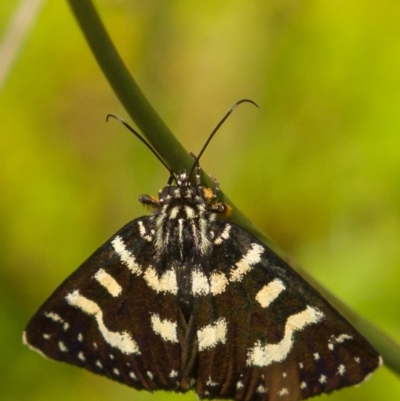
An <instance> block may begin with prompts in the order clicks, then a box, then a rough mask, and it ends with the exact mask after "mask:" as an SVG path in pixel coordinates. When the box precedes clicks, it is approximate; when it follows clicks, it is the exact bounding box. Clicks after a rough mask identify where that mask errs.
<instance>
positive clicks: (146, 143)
mask: <svg viewBox="0 0 400 401" xmlns="http://www.w3.org/2000/svg"><path fill="white" fill-rule="evenodd" d="M110 117H113V118H115V119H116V120H118V121H119V122H120V123H122V124H123V125H125V127H126V128H128V130H129V131H131V132H132V134H133V135H135V136H136V138H138V139H139V140H140V141H142V143H144V144H145V145H146V147H147V148H148V149H150V151H151V153H153V155H154V156H155V157H156V158H157V159H158V160H159V161H160V163H161V164H162V165H163V166H164V167H165V168H166V169H167V170H168V171H169V174H170V176H171V178H173V179H175V175H174V173H173V171H172V170H171V169H170V168H169V167H168V166H167V164H166V163H165V161H164V160H163V159H162V158H161V157H160V155H159V154H158V153H157V152H156V151H155V150H154V148H153V147H152V146H151V145H150V144H149V143H148V142H147V141H146V139H144V138H143V137H142V136H141V135H140V134H139V133H138V132H137V131H136V130H135V129H133V128H132V127H131V126H130V125H129V124H128V123H127V122H126V121H125V120H124V119H122V118H121V117H120V116H117V115H116V114H108V115H107V117H106V122H107V121H108V119H109V118H110Z"/></svg>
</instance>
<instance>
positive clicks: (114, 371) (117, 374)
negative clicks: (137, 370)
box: [113, 368, 119, 376]
mask: <svg viewBox="0 0 400 401" xmlns="http://www.w3.org/2000/svg"><path fill="white" fill-rule="evenodd" d="M113 373H114V374H115V376H119V370H118V369H117V368H114V369H113Z"/></svg>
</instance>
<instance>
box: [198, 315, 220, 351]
mask: <svg viewBox="0 0 400 401" xmlns="http://www.w3.org/2000/svg"><path fill="white" fill-rule="evenodd" d="M226 329H227V324H226V320H225V319H224V318H220V319H218V320H217V321H216V322H215V323H214V324H210V325H208V326H205V327H203V328H202V329H201V330H197V338H198V340H199V351H204V350H205V349H207V348H212V347H215V346H216V345H217V344H218V343H220V342H221V343H225V341H226Z"/></svg>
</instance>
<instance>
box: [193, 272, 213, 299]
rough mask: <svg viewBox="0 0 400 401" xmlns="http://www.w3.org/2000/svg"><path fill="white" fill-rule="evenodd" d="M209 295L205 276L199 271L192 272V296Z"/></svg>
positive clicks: (208, 286)
mask: <svg viewBox="0 0 400 401" xmlns="http://www.w3.org/2000/svg"><path fill="white" fill-rule="evenodd" d="M209 293H210V285H209V283H208V279H207V276H206V275H205V274H204V273H203V272H202V271H201V270H198V269H196V270H193V271H192V294H193V295H194V296H197V295H207V294H209Z"/></svg>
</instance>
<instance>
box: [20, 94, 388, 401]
mask: <svg viewBox="0 0 400 401" xmlns="http://www.w3.org/2000/svg"><path fill="white" fill-rule="evenodd" d="M246 101H247V102H252V101H249V100H247V99H243V100H241V101H239V102H237V103H236V104H235V105H234V106H233V107H232V108H231V109H230V110H229V111H228V113H227V114H226V115H225V117H224V118H223V119H222V120H221V122H220V123H219V124H218V125H217V127H216V128H215V130H214V131H213V132H212V134H211V135H210V137H209V140H208V141H207V142H206V144H205V146H204V147H203V149H202V151H201V152H200V154H199V156H198V157H194V156H193V158H194V161H193V167H192V168H191V170H190V171H189V172H186V171H182V172H179V173H174V172H172V171H170V175H171V177H170V180H169V182H168V184H167V185H166V186H165V187H164V188H163V189H162V190H160V191H159V194H158V197H152V196H148V195H143V196H141V197H140V198H139V201H140V202H141V203H143V204H144V205H147V206H150V208H151V209H152V213H151V215H149V216H143V217H139V218H137V219H135V220H133V221H131V222H130V223H128V224H127V225H125V226H124V227H123V228H122V229H121V230H119V231H118V232H117V233H116V234H115V235H113V236H112V237H111V238H110V239H109V240H108V241H107V242H106V243H105V244H104V245H102V246H101V247H100V248H99V249H98V250H97V251H96V252H95V253H94V254H93V255H92V256H90V257H89V258H88V259H87V260H86V261H85V262H84V263H83V264H82V265H81V266H80V267H79V268H78V269H77V270H76V271H75V272H74V273H72V274H71V276H69V277H68V278H67V279H66V280H65V281H64V282H63V283H62V284H61V285H60V286H59V287H58V288H57V289H56V290H55V291H54V293H53V294H52V295H51V296H50V298H49V299H48V300H47V301H46V302H45V303H44V304H43V305H42V306H41V308H40V309H39V310H38V312H37V313H36V314H35V315H34V316H33V318H32V319H31V321H30V322H29V324H28V326H27V328H26V330H25V332H24V334H23V340H24V343H25V344H26V345H28V346H29V347H30V348H32V349H34V350H36V351H38V352H39V353H41V354H43V355H44V356H47V357H49V358H52V359H55V360H59V361H63V362H67V363H70V364H72V365H76V366H79V367H82V368H85V369H87V370H90V371H91V372H93V373H96V374H99V375H103V376H106V377H108V378H110V379H112V380H115V381H118V382H120V383H124V384H126V385H128V386H131V387H133V388H135V389H138V390H148V391H155V390H166V391H175V392H182V393H184V392H187V391H190V390H194V391H195V393H196V394H197V396H198V397H199V398H200V399H203V398H208V399H216V398H218V399H233V400H236V401H275V400H282V401H289V400H290V401H297V400H303V399H306V398H309V397H312V396H315V395H318V394H321V393H330V392H331V391H333V390H337V389H340V388H342V387H346V386H351V385H354V384H358V383H360V382H362V381H365V380H366V379H367V378H368V377H369V376H370V375H371V373H372V372H374V371H375V370H376V369H377V368H378V366H380V365H381V364H382V359H381V357H380V356H379V354H378V353H377V352H376V351H375V350H374V348H373V347H372V346H371V345H370V344H369V342H368V341H367V340H366V339H365V338H364V337H363V336H362V335H361V334H360V333H358V332H357V330H356V329H355V328H354V327H352V326H351V324H350V323H349V322H347V321H346V319H345V318H344V317H343V316H341V315H340V314H339V313H338V312H337V311H336V310H335V309H334V308H333V307H332V306H331V305H330V304H329V303H328V302H327V301H326V300H325V299H324V298H323V297H322V296H321V295H320V294H319V293H318V292H317V291H316V290H315V289H313V288H312V287H311V286H310V285H309V284H308V283H307V282H306V281H305V280H304V279H302V278H301V277H300V275H299V274H297V273H296V272H295V271H294V270H293V269H292V268H291V267H290V266H289V265H288V264H287V263H286V262H285V261H284V260H282V259H281V258H280V257H279V256H277V255H276V254H275V253H274V252H273V251H272V250H271V249H269V248H268V247H267V246H265V245H264V244H263V243H262V242H260V241H259V240H258V239H257V238H255V237H254V236H253V235H251V234H250V233H249V232H247V231H246V230H245V229H243V228H242V227H240V226H239V225H236V224H234V223H233V222H230V221H229V220H228V219H227V216H228V215H229V213H230V207H229V206H228V205H226V204H225V203H223V202H221V201H220V200H219V186H218V184H217V182H216V181H215V184H214V187H213V188H208V187H204V186H203V184H202V179H201V174H200V167H199V158H200V156H201V155H202V153H203V152H204V149H205V147H206V146H207V144H208V143H209V141H210V139H211V138H212V136H213V135H214V134H215V132H216V131H217V130H218V128H219V127H220V125H221V124H222V123H223V122H224V121H225V119H226V118H227V117H228V116H229V114H230V113H231V112H232V110H233V109H234V108H235V107H236V106H237V105H238V104H240V103H242V102H246ZM252 103H253V102H252ZM114 117H115V116H114ZM117 118H118V117H117ZM118 119H119V118H118ZM120 121H122V122H123V123H124V124H125V125H126V126H128V125H127V124H126V123H125V122H124V121H123V120H121V119H120ZM128 128H129V129H131V131H133V132H134V133H135V135H137V136H138V137H139V138H140V139H141V140H142V141H143V142H144V143H145V144H146V146H148V147H149V148H151V147H150V145H149V144H148V143H147V142H146V141H145V140H144V139H143V138H142V137H140V135H139V134H138V133H137V132H136V131H134V130H133V129H132V128H131V127H129V126H128ZM152 151H153V153H154V154H155V155H156V156H157V157H158V158H159V159H160V160H161V162H162V163H163V164H164V165H165V163H164V162H163V161H162V159H161V158H160V157H159V156H158V155H157V153H156V152H155V151H154V150H152ZM167 168H168V167H167ZM192 176H193V178H194V181H195V182H194V183H192Z"/></svg>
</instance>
